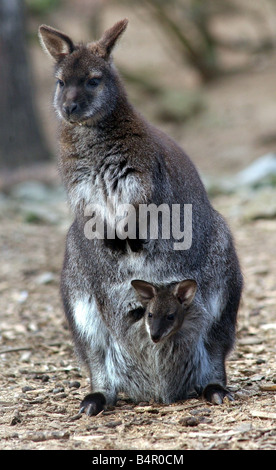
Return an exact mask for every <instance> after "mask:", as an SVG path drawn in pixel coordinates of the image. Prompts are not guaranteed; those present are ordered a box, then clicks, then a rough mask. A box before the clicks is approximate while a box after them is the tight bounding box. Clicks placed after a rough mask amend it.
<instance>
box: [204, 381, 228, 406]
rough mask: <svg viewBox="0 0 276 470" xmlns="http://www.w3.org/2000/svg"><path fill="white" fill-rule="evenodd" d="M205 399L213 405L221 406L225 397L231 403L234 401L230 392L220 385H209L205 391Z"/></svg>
mask: <svg viewBox="0 0 276 470" xmlns="http://www.w3.org/2000/svg"><path fill="white" fill-rule="evenodd" d="M203 397H204V398H205V400H207V401H208V402H210V403H212V404H213V405H221V404H222V403H223V400H224V398H225V397H227V398H228V400H230V401H233V400H234V398H233V396H232V395H231V393H230V392H229V390H227V389H226V388H224V387H223V386H222V385H219V384H209V385H207V387H205V389H204V390H203Z"/></svg>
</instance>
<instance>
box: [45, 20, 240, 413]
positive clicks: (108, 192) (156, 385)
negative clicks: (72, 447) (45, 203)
mask: <svg viewBox="0 0 276 470" xmlns="http://www.w3.org/2000/svg"><path fill="white" fill-rule="evenodd" d="M126 25H127V21H125V20H123V21H121V22H118V23H116V25H114V26H113V27H112V28H110V29H109V30H107V31H106V32H105V33H104V35H103V37H102V38H101V39H100V40H99V41H97V42H94V43H89V44H87V45H75V44H74V43H73V41H72V40H71V39H70V38H69V37H68V36H67V35H65V34H64V33H61V32H60V31H57V30H54V29H53V28H50V27H48V26H41V28H40V37H41V41H42V45H43V47H44V48H45V49H46V50H47V52H48V53H49V54H50V55H51V56H52V57H53V58H54V60H55V63H56V68H55V73H56V78H57V87H56V92H55V98H54V105H55V109H56V111H57V114H58V115H59V117H60V121H61V124H60V139H59V140H60V155H59V169H60V173H61V177H62V179H63V182H64V185H65V187H66V189H67V193H68V198H69V202H70V205H71V207H72V210H73V212H74V214H75V221H74V223H73V224H72V226H71V228H70V230H69V232H68V236H67V243H66V253H65V260H64V266H63V271H62V282H61V292H62V298H63V303H64V308H65V313H66V316H67V318H68V321H69V325H70V328H71V330H72V334H73V338H74V340H75V345H76V351H77V353H78V354H79V356H80V358H81V359H82V360H83V361H84V363H85V364H86V365H87V367H88V369H89V372H90V376H91V388H92V394H91V395H89V397H88V398H87V399H84V401H83V402H82V409H83V410H86V411H87V413H88V414H96V413H98V412H99V411H100V410H101V409H102V407H103V406H104V404H105V403H114V402H115V401H116V396H117V393H118V392H120V391H124V392H126V393H128V394H129V395H130V397H132V398H133V399H134V400H140V399H144V400H146V399H150V398H154V399H155V400H158V401H164V402H172V401H174V400H177V399H181V398H185V397H187V394H188V392H189V391H190V390H192V389H197V390H199V391H202V390H203V388H204V387H206V386H207V387H208V386H209V384H213V383H215V384H217V385H216V388H215V390H216V393H219V394H220V396H221V397H222V399H223V397H224V396H225V395H226V394H227V393H228V392H227V391H226V390H225V389H224V388H223V387H224V385H225V384H226V374H225V365H224V361H225V358H226V355H227V354H228V352H229V351H230V350H231V348H232V346H233V342H234V337H235V321H236V315H237V310H238V305H239V300H240V295H241V288H242V276H241V272H240V268H239V263H238V259H237V256H236V252H235V248H234V245H233V241H232V236H231V233H230V231H229V228H228V226H227V224H226V223H225V222H224V220H223V218H222V217H221V216H220V215H219V214H218V213H217V212H216V211H215V210H214V209H213V208H212V206H211V204H210V202H209V200H208V197H207V194H206V191H205V189H204V187H203V184H202V182H201V180H200V178H199V175H198V173H197V171H196V169H195V167H194V165H193V163H192V162H191V160H190V159H189V158H188V157H187V155H186V154H185V153H184V152H183V150H182V149H181V148H180V147H179V146H178V145H177V144H176V143H175V142H174V141H173V140H172V139H171V138H169V137H168V136H166V135H165V134H164V133H162V132H161V131H159V130H158V129H156V128H154V127H153V126H152V125H150V124H149V123H147V122H146V121H145V120H144V118H143V117H141V116H140V115H139V114H138V113H137V111H136V110H135V109H134V108H133V107H132V106H131V105H130V103H129V102H128V98H127V96H126V92H125V90H124V87H123V85H122V83H121V80H120V78H119V76H118V74H117V72H116V69H115V68H114V65H113V62H112V59H111V56H110V54H111V51H112V49H113V47H114V45H115V43H116V41H117V39H118V38H119V36H120V35H121V34H122V32H123V31H124V30H125V28H126ZM126 205H128V206H131V208H132V209H133V210H134V216H135V219H131V220H132V222H133V221H135V223H137V221H138V226H137V229H140V228H141V220H140V218H138V215H139V214H138V212H139V210H140V208H141V207H142V206H149V205H154V206H155V207H159V206H162V207H163V208H164V206H166V207H165V209H166V210H169V213H170V214H171V212H170V211H172V209H173V208H174V206H175V205H177V206H178V209H179V221H178V222H179V224H180V225H179V226H182V225H183V224H185V220H186V219H185V216H184V212H183V207H184V206H185V205H188V206H189V207H190V208H192V215H191V217H190V219H189V220H190V226H191V230H190V244H188V247H187V249H175V244H174V236H173V235H171V234H170V236H159V235H158V236H157V237H150V236H148V235H146V236H144V237H140V238H139V237H138V238H137V240H135V237H133V236H128V237H126V238H124V237H123V234H124V233H125V232H124V229H123V227H122V226H120V231H118V233H116V237H114V238H112V239H111V240H110V237H109V236H107V234H108V230H111V229H113V228H114V227H113V225H114V224H115V222H114V220H115V221H116V216H115V219H114V217H113V216H114V214H115V215H116V214H117V213H118V210H119V208H121V207H122V206H123V207H125V206H126ZM91 207H92V209H91ZM95 207H96V208H97V211H98V212H99V218H100V219H101V221H104V222H105V232H104V236H103V237H96V238H95V237H94V238H93V237H92V238H90V237H89V236H88V235H87V227H88V225H87V222H88V219H89V217H92V218H93V213H94V212H93V211H94V209H95ZM93 208H94V209H93ZM89 211H90V212H89ZM120 217H122V214H121V215H120ZM120 217H119V219H118V220H119V222H120V221H121V220H120ZM162 223H163V219H162ZM162 223H161V222H160V220H159V219H157V220H156V221H155V224H157V226H158V228H160V229H162ZM175 225H176V219H173V218H172V220H170V227H169V228H170V229H173V228H175ZM135 235H137V233H136V232H135ZM134 279H142V280H144V281H147V282H152V283H154V284H159V285H162V284H163V285H168V284H170V283H179V282H180V281H182V280H187V279H190V280H192V282H194V283H196V284H197V292H196V295H195V298H194V301H193V308H191V310H190V313H189V316H188V317H187V319H186V320H185V321H184V322H183V326H182V323H181V328H180V327H179V328H177V332H176V333H175V334H174V335H173V336H172V337H169V338H167V339H166V341H164V342H162V341H160V343H158V344H154V343H153V341H151V339H150V338H149V335H148V332H147V331H146V328H145V321H144V318H143V315H140V316H139V315H137V311H138V312H140V310H139V309H141V302H140V301H139V299H137V296H136V294H135V291H134V289H133V287H132V285H131V281H132V280H134ZM163 329H164V328H163ZM155 339H156V336H155ZM208 390H209V392H208V393H209V395H208V394H207V396H211V397H212V396H213V395H214V393H215V392H214V389H213V388H211V389H210V388H209V389H208ZM218 391H219V392H218Z"/></svg>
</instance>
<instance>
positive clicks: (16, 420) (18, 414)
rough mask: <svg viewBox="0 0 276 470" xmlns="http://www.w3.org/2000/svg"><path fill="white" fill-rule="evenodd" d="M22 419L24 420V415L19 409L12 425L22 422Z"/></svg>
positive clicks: (15, 413)
mask: <svg viewBox="0 0 276 470" xmlns="http://www.w3.org/2000/svg"><path fill="white" fill-rule="evenodd" d="M21 421H22V416H21V414H20V413H19V411H18V410H16V411H15V412H14V415H13V417H12V420H11V426H15V425H16V424H18V423H21Z"/></svg>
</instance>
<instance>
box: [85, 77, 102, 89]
mask: <svg viewBox="0 0 276 470" xmlns="http://www.w3.org/2000/svg"><path fill="white" fill-rule="evenodd" d="M100 81H101V79H100V77H94V78H90V79H89V80H88V82H87V86H88V87H89V88H95V87H96V86H98V85H99V83H100Z"/></svg>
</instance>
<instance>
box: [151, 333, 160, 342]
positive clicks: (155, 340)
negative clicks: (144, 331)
mask: <svg viewBox="0 0 276 470" xmlns="http://www.w3.org/2000/svg"><path fill="white" fill-rule="evenodd" d="M151 339H152V341H153V342H154V343H158V341H159V340H160V335H159V334H158V333H155V334H152V335H151Z"/></svg>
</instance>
